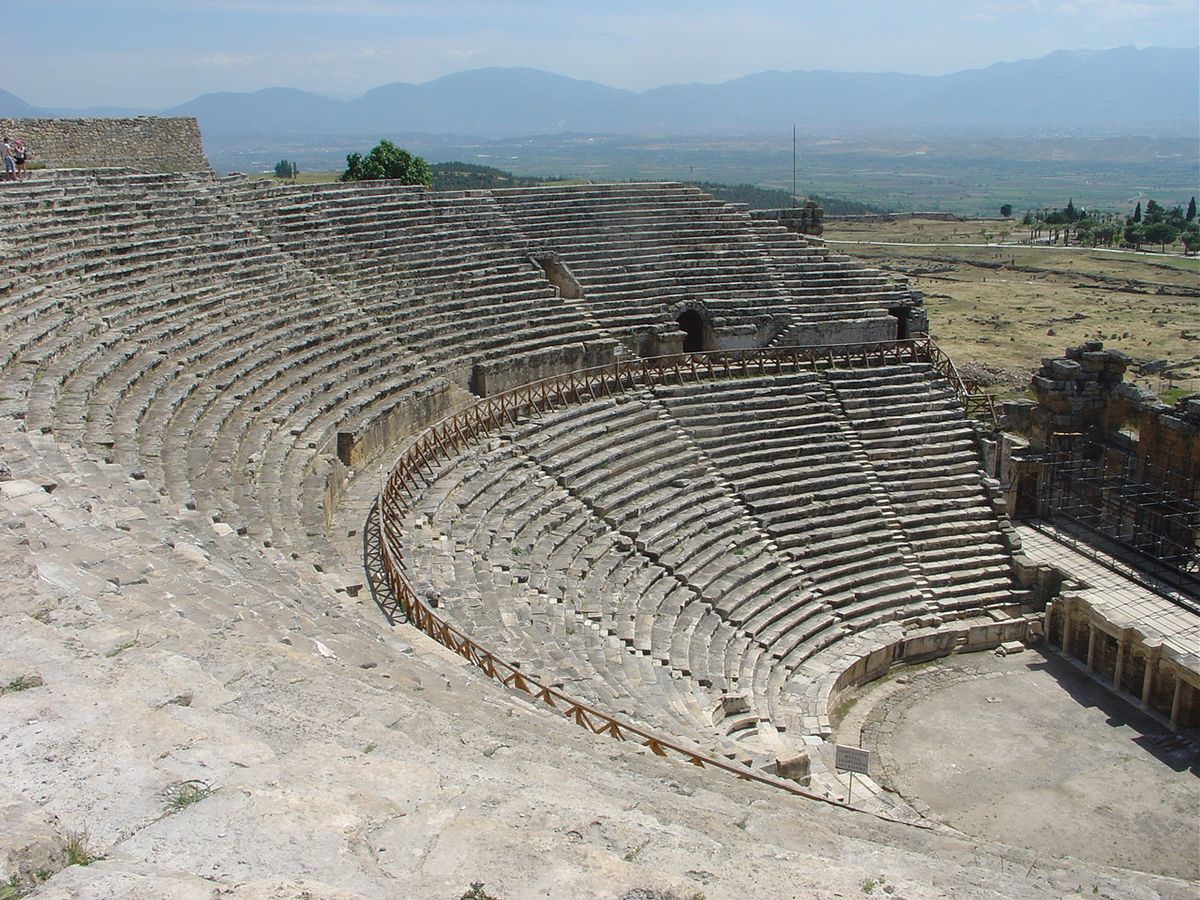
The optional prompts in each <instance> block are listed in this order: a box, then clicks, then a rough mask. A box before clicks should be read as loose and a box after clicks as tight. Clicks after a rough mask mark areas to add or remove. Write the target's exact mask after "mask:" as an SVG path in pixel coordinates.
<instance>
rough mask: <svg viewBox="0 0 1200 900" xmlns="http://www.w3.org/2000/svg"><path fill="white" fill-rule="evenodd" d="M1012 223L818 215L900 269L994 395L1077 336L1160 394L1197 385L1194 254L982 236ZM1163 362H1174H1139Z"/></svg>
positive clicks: (1017, 386)
mask: <svg viewBox="0 0 1200 900" xmlns="http://www.w3.org/2000/svg"><path fill="white" fill-rule="evenodd" d="M1022 233H1023V229H1022V228H1021V226H1020V225H1019V224H1015V223H1005V222H1001V221H998V220H996V221H992V220H985V221H980V220H975V221H964V222H943V221H933V220H922V219H907V220H905V219H898V220H896V221H894V222H870V223H864V222H855V223H845V222H827V223H826V228H825V234H824V237H825V238H826V239H827V240H829V241H831V242H838V243H831V246H832V247H834V248H835V249H837V250H839V251H841V252H845V253H848V254H850V255H851V256H854V257H856V258H858V259H861V260H863V261H864V262H868V263H870V264H872V265H876V266H879V267H880V268H883V269H886V270H888V271H891V272H896V273H903V274H906V275H908V277H909V282H910V284H911V285H912V286H913V287H914V288H916V289H917V290H920V291H922V292H924V294H925V303H926V306H927V307H928V309H929V316H930V331H931V332H932V334H933V337H934V339H935V340H937V341H938V343H939V344H941V345H942V346H943V348H944V349H945V350H946V351H947V352H948V353H950V354H951V356H952V357H953V358H954V359H955V360H956V361H957V362H958V363H959V364H960V365H964V364H965V365H970V366H971V367H972V368H974V369H976V370H978V371H981V372H984V373H987V374H990V375H991V377H992V378H993V379H994V380H995V382H996V383H995V388H994V389H995V390H997V391H998V392H999V393H1001V394H1004V395H1006V396H1012V395H1016V394H1019V393H1020V392H1021V391H1023V390H1024V388H1025V386H1026V385H1027V384H1028V380H1029V375H1030V373H1031V372H1032V371H1033V370H1035V369H1036V368H1037V367H1038V365H1039V364H1040V361H1041V359H1042V358H1043V357H1047V356H1059V355H1061V354H1062V352H1063V349H1064V348H1066V347H1068V346H1076V345H1078V344H1080V343H1082V342H1083V341H1087V340H1101V341H1103V342H1104V344H1105V346H1106V347H1110V348H1114V349H1118V350H1123V351H1124V352H1126V353H1128V354H1129V355H1130V356H1132V357H1133V358H1134V360H1135V365H1134V366H1131V367H1130V371H1129V373H1127V375H1126V380H1131V381H1136V382H1137V383H1139V384H1141V385H1142V386H1144V387H1147V388H1149V389H1151V390H1154V391H1155V392H1157V393H1158V394H1159V395H1160V396H1161V397H1163V398H1164V399H1166V400H1174V399H1175V398H1177V397H1178V396H1181V395H1182V394H1185V393H1191V392H1194V391H1200V259H1196V258H1194V257H1193V258H1189V259H1184V258H1182V257H1178V256H1163V255H1161V254H1157V253H1138V254H1134V253H1113V252H1104V251H1089V250H1078V249H1075V248H1071V249H1065V248H1053V247H1028V246H1025V247H1022V246H1018V245H1016V244H1013V245H1001V246H984V245H985V244H986V243H989V242H1002V241H1006V240H1010V239H1012V240H1019V239H1020V237H1021V236H1022ZM884 242H894V243H892V244H890V245H889V244H888V243H884ZM899 244H904V246H900V245H899ZM972 245H973V246H972ZM1164 360H1165V361H1166V363H1167V365H1169V366H1173V367H1174V366H1177V367H1178V368H1173V369H1171V370H1170V371H1168V372H1166V373H1165V374H1159V373H1157V372H1155V371H1154V369H1155V368H1156V367H1154V366H1151V367H1150V369H1151V371H1150V372H1149V373H1140V372H1139V369H1140V368H1141V367H1142V366H1143V365H1144V364H1146V363H1154V362H1156V361H1164Z"/></svg>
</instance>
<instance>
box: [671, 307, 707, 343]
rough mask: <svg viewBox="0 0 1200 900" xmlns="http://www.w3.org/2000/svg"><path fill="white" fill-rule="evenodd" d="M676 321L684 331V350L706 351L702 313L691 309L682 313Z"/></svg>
mask: <svg viewBox="0 0 1200 900" xmlns="http://www.w3.org/2000/svg"><path fill="white" fill-rule="evenodd" d="M676 322H677V323H678V324H679V330H680V331H682V332H683V352H684V353H702V352H703V351H704V320H703V319H702V318H700V313H698V312H696V311H695V310H694V309H689V310H687V311H685V312H684V313H682V314H681V315H680V316H679V318H678V319H676Z"/></svg>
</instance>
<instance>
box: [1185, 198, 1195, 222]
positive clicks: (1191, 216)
mask: <svg viewBox="0 0 1200 900" xmlns="http://www.w3.org/2000/svg"><path fill="white" fill-rule="evenodd" d="M1184 218H1186V219H1187V220H1188V221H1189V222H1194V221H1196V198H1195V197H1193V198H1192V199H1191V201H1190V202H1189V203H1188V208H1187V215H1186V216H1185V217H1184Z"/></svg>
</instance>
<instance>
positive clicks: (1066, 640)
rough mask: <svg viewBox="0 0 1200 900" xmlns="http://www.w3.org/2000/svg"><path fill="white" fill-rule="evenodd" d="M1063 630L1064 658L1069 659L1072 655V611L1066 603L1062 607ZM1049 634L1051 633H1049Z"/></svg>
mask: <svg viewBox="0 0 1200 900" xmlns="http://www.w3.org/2000/svg"><path fill="white" fill-rule="evenodd" d="M1062 628H1063V639H1062V652H1063V656H1066V657H1069V656H1070V655H1071V610H1070V607H1068V606H1067V604H1065V603H1064V604H1063V607H1062ZM1047 634H1049V632H1047Z"/></svg>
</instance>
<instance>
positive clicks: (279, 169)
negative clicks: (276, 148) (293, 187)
mask: <svg viewBox="0 0 1200 900" xmlns="http://www.w3.org/2000/svg"><path fill="white" fill-rule="evenodd" d="M298 171H299V170H298V169H297V168H296V164H295V163H294V162H288V161H287V160H286V159H281V160H280V161H279V162H277V163H275V177H276V178H295V177H296V173H297V172H298Z"/></svg>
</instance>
